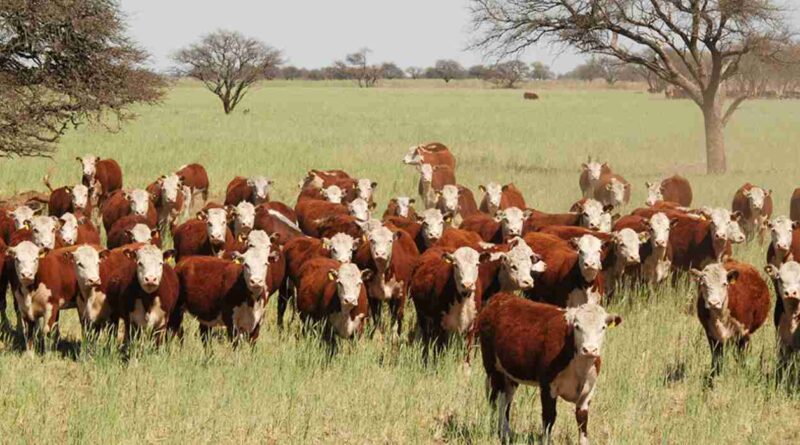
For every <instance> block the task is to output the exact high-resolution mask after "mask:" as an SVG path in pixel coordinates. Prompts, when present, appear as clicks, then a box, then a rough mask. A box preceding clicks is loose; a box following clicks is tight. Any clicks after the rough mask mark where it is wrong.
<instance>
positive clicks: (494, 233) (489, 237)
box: [461, 207, 533, 244]
mask: <svg viewBox="0 0 800 445" xmlns="http://www.w3.org/2000/svg"><path fill="white" fill-rule="evenodd" d="M532 213H533V212H532V211H531V210H521V209H519V208H517V207H509V208H506V209H504V210H498V211H497V213H495V216H494V218H492V217H490V216H488V215H485V214H477V215H472V216H470V217H469V218H466V219H464V221H463V222H462V223H461V228H462V229H464V230H469V231H471V232H475V233H477V234H478V235H480V237H481V238H482V239H483V240H484V241H486V242H488V243H495V244H500V243H503V242H506V241H508V240H510V239H511V238H514V237H517V236H522V235H523V231H524V227H525V221H526V220H527V219H528V218H529V217H530V216H531V215H532Z"/></svg>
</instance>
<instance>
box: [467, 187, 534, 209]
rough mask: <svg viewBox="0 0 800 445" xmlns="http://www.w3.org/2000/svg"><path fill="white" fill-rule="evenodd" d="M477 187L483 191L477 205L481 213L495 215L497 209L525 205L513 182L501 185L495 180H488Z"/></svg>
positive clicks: (523, 206) (522, 207)
mask: <svg viewBox="0 0 800 445" xmlns="http://www.w3.org/2000/svg"><path fill="white" fill-rule="evenodd" d="M478 188H479V189H480V190H481V191H482V192H483V199H482V200H481V205H480V207H479V210H480V211H481V212H483V213H488V214H489V215H495V214H496V213H497V211H498V210H505V209H507V208H510V207H516V208H518V209H524V208H526V207H527V205H526V204H525V198H524V197H523V196H522V192H521V191H519V189H518V188H517V186H515V185H514V184H513V183H511V184H506V185H504V186H501V185H500V184H498V183H496V182H490V183H489V184H487V185H486V186H483V185H481V186H478Z"/></svg>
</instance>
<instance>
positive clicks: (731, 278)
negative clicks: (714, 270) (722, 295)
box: [728, 270, 739, 284]
mask: <svg viewBox="0 0 800 445" xmlns="http://www.w3.org/2000/svg"><path fill="white" fill-rule="evenodd" d="M738 279H739V271H738V270H731V271H729V272H728V284H734V283H736V280H738Z"/></svg>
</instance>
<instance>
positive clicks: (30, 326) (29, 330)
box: [20, 319, 39, 352]
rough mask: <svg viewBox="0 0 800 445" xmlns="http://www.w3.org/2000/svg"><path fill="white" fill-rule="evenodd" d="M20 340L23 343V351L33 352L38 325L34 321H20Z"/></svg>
mask: <svg viewBox="0 0 800 445" xmlns="http://www.w3.org/2000/svg"><path fill="white" fill-rule="evenodd" d="M20 320H22V319H20ZM21 324H22V338H23V340H24V341H25V351H27V352H33V351H34V346H35V341H36V337H37V334H38V330H39V329H38V327H39V323H38V322H36V321H29V320H22V323H21Z"/></svg>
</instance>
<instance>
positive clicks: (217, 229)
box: [200, 209, 229, 247]
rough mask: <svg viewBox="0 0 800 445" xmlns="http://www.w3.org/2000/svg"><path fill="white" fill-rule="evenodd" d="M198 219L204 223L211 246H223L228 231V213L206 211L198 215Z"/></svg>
mask: <svg viewBox="0 0 800 445" xmlns="http://www.w3.org/2000/svg"><path fill="white" fill-rule="evenodd" d="M200 218H201V219H204V220H205V221H206V229H207V232H208V240H209V241H210V242H211V245H213V246H217V247H219V246H222V245H224V244H225V235H226V234H227V229H228V220H229V216H228V212H227V211H226V210H225V209H207V210H205V211H203V212H201V213H200Z"/></svg>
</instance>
